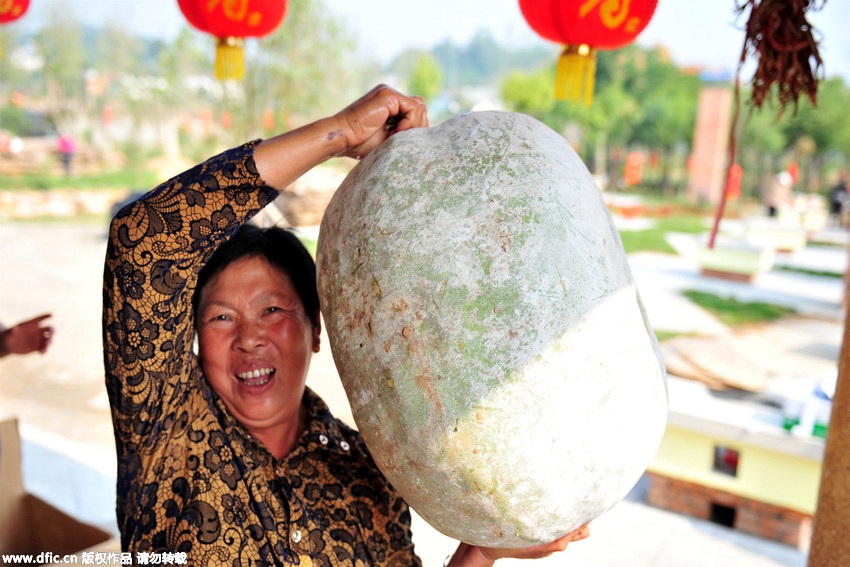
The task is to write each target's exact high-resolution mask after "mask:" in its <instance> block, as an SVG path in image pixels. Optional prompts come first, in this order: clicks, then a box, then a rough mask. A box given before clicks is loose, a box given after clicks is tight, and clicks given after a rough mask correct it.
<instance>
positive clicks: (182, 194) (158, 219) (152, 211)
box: [102, 142, 278, 446]
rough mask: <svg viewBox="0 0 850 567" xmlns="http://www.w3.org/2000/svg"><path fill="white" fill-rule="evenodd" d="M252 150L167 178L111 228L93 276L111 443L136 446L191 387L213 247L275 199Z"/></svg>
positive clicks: (195, 376) (247, 146) (230, 153)
mask: <svg viewBox="0 0 850 567" xmlns="http://www.w3.org/2000/svg"><path fill="white" fill-rule="evenodd" d="M255 143H256V142H250V143H248V144H245V145H244V146H241V147H238V148H234V149H232V150H228V151H226V152H224V153H221V154H219V155H217V156H215V157H213V158H211V159H209V160H208V161H206V162H204V163H202V164H200V165H198V166H196V167H194V168H192V169H190V170H188V171H186V172H184V173H182V174H180V175H178V176H177V177H174V178H173V179H171V180H169V181H167V182H165V183H163V184H161V185H160V186H158V187H157V188H155V189H154V190H153V191H151V192H149V193H147V194H146V195H145V196H144V197H142V198H141V199H139V200H138V201H136V202H134V203H132V204H130V205H128V206H127V207H125V208H123V209H122V210H121V212H119V213H118V214H117V215H116V216H115V218H114V219H113V220H112V223H111V225H110V230H109V241H108V243H107V251H106V261H105V266H104V274H103V321H102V324H103V329H102V331H103V355H104V366H105V370H106V386H107V391H108V393H109V399H110V404H111V406H112V416H113V422H114V427H115V435H116V441H117V442H118V443H119V446H121V445H124V444H126V443H129V442H133V443H136V442H138V443H140V444H144V443H145V442H146V441H147V442H149V441H150V437H151V436H152V435H153V434H155V433H156V432H157V431H159V430H160V428H161V426H162V424H163V423H165V422H167V420H168V419H169V418H170V417H173V411H174V408H177V407H178V405H179V404H181V403H182V401H183V400H184V399H185V397H186V396H187V395H188V393H189V392H190V391H191V390H192V388H193V387H197V386H195V385H193V382H194V381H196V380H197V379H198V372H197V370H196V368H197V362H196V360H195V355H194V354H193V349H192V343H193V338H194V330H193V317H192V293H193V291H194V288H195V283H196V280H197V276H198V272H199V270H200V268H201V267H202V266H203V264H204V262H205V261H206V259H207V258H208V257H209V256H210V254H212V252H213V251H214V250H215V248H216V247H217V246H218V245H219V244H220V243H221V242H222V241H224V240H226V239H227V238H228V237H230V236H231V235H233V234H234V233H235V232H236V231H237V230H238V228H239V227H240V226H241V225H242V224H243V223H245V222H246V221H247V220H248V219H250V218H251V217H252V216H253V215H255V214H256V213H257V212H259V211H260V210H261V209H262V208H263V207H265V206H266V205H267V204H269V203H270V202H271V201H272V200H274V198H275V197H276V196H277V194H278V192H277V191H276V190H275V189H273V188H272V187H269V186H268V185H266V184H265V182H264V181H263V179H262V178H261V177H260V175H259V173H258V172H257V168H256V165H255V163H254V157H253V151H254V146H255Z"/></svg>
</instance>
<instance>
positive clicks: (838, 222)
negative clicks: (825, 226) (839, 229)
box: [829, 172, 848, 226]
mask: <svg viewBox="0 0 850 567" xmlns="http://www.w3.org/2000/svg"><path fill="white" fill-rule="evenodd" d="M847 201H848V194H847V174H846V173H844V172H842V173H839V174H838V180H837V181H836V182H835V185H834V186H833V187H832V189H830V191H829V219H830V221H831V222H832V224H833V226H844V224H845V223H844V211H845V209H846V208H847Z"/></svg>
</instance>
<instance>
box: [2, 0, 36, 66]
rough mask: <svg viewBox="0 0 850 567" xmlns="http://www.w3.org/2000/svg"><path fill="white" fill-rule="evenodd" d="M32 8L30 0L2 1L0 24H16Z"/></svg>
mask: <svg viewBox="0 0 850 567" xmlns="http://www.w3.org/2000/svg"><path fill="white" fill-rule="evenodd" d="M29 7H30V0H0V24H8V23H9V22H14V21H15V20H17V19H18V18H20V17H21V16H23V15H24V13H25V12H26V11H27V9H28V8H29ZM2 56H3V49H2V45H0V57H2Z"/></svg>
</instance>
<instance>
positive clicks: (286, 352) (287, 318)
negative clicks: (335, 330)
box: [197, 256, 320, 431]
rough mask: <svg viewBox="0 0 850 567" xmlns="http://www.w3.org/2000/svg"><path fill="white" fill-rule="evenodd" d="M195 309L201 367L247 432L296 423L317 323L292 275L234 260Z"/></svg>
mask: <svg viewBox="0 0 850 567" xmlns="http://www.w3.org/2000/svg"><path fill="white" fill-rule="evenodd" d="M197 316H198V354H199V356H200V360H201V366H202V368H203V370H204V374H205V376H206V379H207V381H209V383H210V385H211V386H212V388H213V390H215V391H216V393H217V394H218V395H219V396H220V397H221V399H222V400H223V401H224V404H225V406H226V407H227V409H228V411H230V413H231V414H232V415H233V416H234V417H235V418H236V419H238V420H239V421H240V422H241V423H242V424H243V425H244V426H245V427H247V428H248V430H249V431H256V430H263V429H269V428H273V427H276V426H288V425H290V424H297V423H298V421H297V420H298V409H299V406H300V404H301V398H302V396H303V394H304V387H305V383H306V380H307V370H308V369H309V367H310V358H311V356H312V353H313V350H314V348H318V344H319V332H320V330H319V329H314V328H313V326H312V324H311V322H310V318H309V317H308V316H307V314H306V312H305V311H304V306H303V305H302V303H301V299H300V298H299V297H298V293H297V292H296V291H295V287H294V286H293V285H292V282H291V280H290V279H289V276H288V275H286V274H285V273H284V272H282V271H281V270H279V269H278V268H276V267H274V266H273V265H272V264H270V263H269V262H268V261H267V260H265V259H264V258H262V257H257V256H252V257H245V258H241V259H239V260H236V261H235V262H233V263H232V264H230V265H229V266H228V267H226V268H225V269H224V270H222V271H221V272H220V273H219V274H217V275H216V276H214V277H213V278H211V279H210V280H209V282H208V283H207V285H206V287H205V288H204V289H203V290H202V291H201V296H200V302H199V306H198V313H197Z"/></svg>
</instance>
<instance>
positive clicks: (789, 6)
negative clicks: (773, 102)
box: [738, 0, 826, 114]
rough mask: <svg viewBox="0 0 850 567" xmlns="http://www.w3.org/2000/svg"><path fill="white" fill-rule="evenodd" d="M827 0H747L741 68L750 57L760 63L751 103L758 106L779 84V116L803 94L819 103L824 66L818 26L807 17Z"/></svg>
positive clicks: (743, 6) (795, 106) (754, 75)
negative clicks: (819, 47)
mask: <svg viewBox="0 0 850 567" xmlns="http://www.w3.org/2000/svg"><path fill="white" fill-rule="evenodd" d="M825 3H826V0H821V1H817V0H745V1H744V2H743V3H741V4H739V5H738V14H739V15H740V14H742V13H743V12H744V11H745V10H746V9H747V8H748V7H749V8H750V16H749V19H748V20H747V27H746V36H745V39H744V47H743V50H742V51H741V60H740V63H739V70H740V66H742V65H743V63H744V62H745V60H746V58H747V54H748V53H750V54H752V55H753V57H754V58H755V59H757V67H756V70H755V73H754V74H753V79H752V87H753V89H752V102H753V104H754V105H755V106H756V107H757V108H761V106H762V104H764V102H765V101H766V100H768V99H769V98H770V96H771V89H772V87H773V85H776V86H777V94H778V98H779V113H780V114H781V113H782V111H783V110H785V107H786V105H787V104H788V103H790V102H793V103H794V109H795V110H796V108H797V102H798V100H799V98H800V97H801V96H803V95H805V96H807V97H808V98H809V100H811V101H812V104H814V105H817V90H818V81H819V79H818V76H819V75H820V71H821V66H822V65H823V62H822V61H821V58H820V53H819V52H818V41H817V39H815V34H814V31H815V30H814V28H813V27H812V25H811V24H810V23H809V22H808V20H807V19H806V13H807V12H808V11H809V10H819V9H820V8H821V7H823V5H824V4H825Z"/></svg>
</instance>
